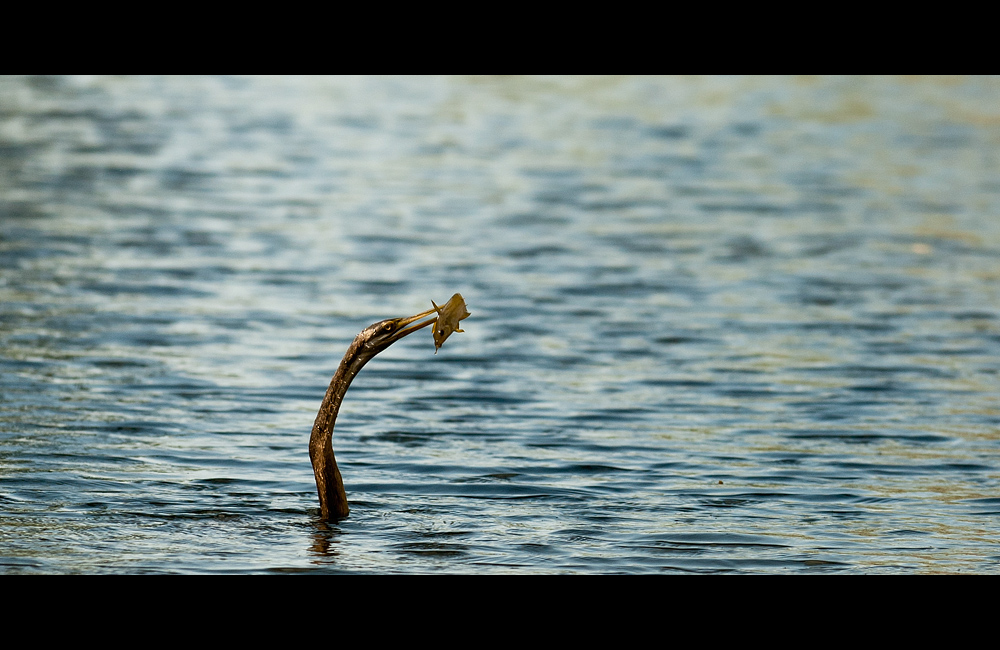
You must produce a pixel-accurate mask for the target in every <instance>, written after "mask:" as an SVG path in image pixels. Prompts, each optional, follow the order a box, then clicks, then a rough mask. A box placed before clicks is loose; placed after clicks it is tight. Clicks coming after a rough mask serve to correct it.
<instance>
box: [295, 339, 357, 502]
mask: <svg viewBox="0 0 1000 650" xmlns="http://www.w3.org/2000/svg"><path fill="white" fill-rule="evenodd" d="M361 350H362V347H361V335H358V338H356V339H354V342H353V343H352V344H351V345H350V347H348V348H347V353H346V354H344V359H343V360H342V361H341V362H340V366H339V367H338V368H337V372H336V373H334V375H333V379H332V380H330V387H329V388H327V389H326V396H325V397H324V398H323V404H322V405H321V406H320V407H319V413H317V414H316V422H315V423H314V424H313V428H312V435H311V436H309V459H310V460H311V461H312V466H313V474H314V475H315V476H316V489H317V490H318V491H319V508H320V515H321V516H322V518H323V519H325V520H327V521H329V520H333V519H342V518H344V517H346V516H347V515H348V514H349V513H350V511H351V509H350V508H349V507H348V505H347V492H345V491H344V479H343V478H341V476H340V469H339V468H338V467H337V459H336V458H334V456H333V425H334V424H336V422H337V413H338V412H339V411H340V404H341V402H343V401H344V394H345V393H346V392H347V389H348V387H350V385H351V381H353V380H354V377H355V375H357V374H358V371H359V370H361V368H363V367H364V365H365V364H366V363H368V360H369V359H370V358H371V357H369V356H367V355H364V354H362V353H361Z"/></svg>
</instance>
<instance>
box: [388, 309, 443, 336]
mask: <svg viewBox="0 0 1000 650" xmlns="http://www.w3.org/2000/svg"><path fill="white" fill-rule="evenodd" d="M432 315H433V316H434V318H431V319H430V320H425V321H422V322H420V321H421V320H422V319H424V318H427V317H428V316H432ZM436 322H437V310H435V309H428V310H427V311H423V312H420V313H419V314H417V315H415V316H410V317H409V318H400V319H399V321H398V323H399V329H397V330H396V334H395V335H394V336H393V337H392V340H393V342H395V341H398V340H399V339H401V338H403V337H404V336H406V335H407V334H412V333H414V332H416V331H417V330H419V329H423V328H425V327H427V326H428V325H433V324H434V323H436Z"/></svg>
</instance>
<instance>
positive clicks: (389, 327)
mask: <svg viewBox="0 0 1000 650" xmlns="http://www.w3.org/2000/svg"><path fill="white" fill-rule="evenodd" d="M394 327H396V325H395V323H386V324H385V325H383V326H382V330H383V331H385V332H391V331H392V330H393V328H394Z"/></svg>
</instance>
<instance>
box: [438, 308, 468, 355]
mask: <svg viewBox="0 0 1000 650" xmlns="http://www.w3.org/2000/svg"><path fill="white" fill-rule="evenodd" d="M431 304H432V305H434V310H435V311H437V313H438V319H437V322H436V323H434V328H433V330H432V333H433V334H434V354H437V353H438V350H439V349H440V348H441V345H442V344H443V343H444V342H445V339H447V338H448V337H449V336H451V334H452V332H464V331H465V330H463V329H461V328H460V327H459V326H458V321H460V320H463V319H465V318H468V317H469V316H471V315H472V314H470V313H469V312H468V310H467V309H466V307H465V298H463V297H462V294H460V293H456V294H455V295H454V296H452V297H451V300H449V301H448V302H446V303H445V305H444V307H438V306H437V303H435V302H434V301H433V300H432V301H431Z"/></svg>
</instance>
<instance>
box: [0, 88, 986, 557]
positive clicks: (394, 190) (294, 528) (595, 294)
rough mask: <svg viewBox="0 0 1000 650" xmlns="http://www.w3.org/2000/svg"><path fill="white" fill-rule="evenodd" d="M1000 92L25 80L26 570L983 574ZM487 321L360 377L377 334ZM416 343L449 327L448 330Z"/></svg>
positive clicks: (3, 179) (1, 373) (21, 196)
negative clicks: (328, 510)
mask: <svg viewBox="0 0 1000 650" xmlns="http://www.w3.org/2000/svg"><path fill="white" fill-rule="evenodd" d="M998 107H1000V82H998V81H997V80H996V79H992V78H988V79H979V78H968V79H950V78H948V79H895V78H888V79H885V78H879V79H866V78H863V79H855V78H834V79H829V78H818V79H812V78H808V79H800V78H778V79H773V78H746V79H743V78H735V79H733V78H716V79H713V78H705V79H683V78H682V79H673V78H666V79H663V78H596V79H595V78H570V79H563V78H544V79H523V78H499V79H498V78H484V79H479V78H471V79H469V78H387V79H378V78H376V79H363V78H362V79H358V78H348V79H309V78H306V79H299V78H294V79H242V78H237V79H215V78H210V79H187V78H138V79H136V78H103V77H101V78H69V79H63V78H57V79H48V78H45V79H34V78H27V79H26V78H13V79H3V80H0V566H2V567H3V570H5V571H8V572H24V573H69V572H136V573H137V572H154V573H163V572H192V573H219V572H309V571H319V572H420V573H429V572H462V573H466V572H468V573H485V572H553V573H554V572H586V573H604V572H628V573H635V572H960V571H961V572H965V571H972V572H997V570H998V567H1000V548H998V541H997V540H998V531H1000V491H998V483H1000V407H998V404H997V395H998V388H1000V377H998V373H1000V295H998V294H1000V290H998V287H1000V283H998V280H1000V161H998V153H997V152H998V151H1000V147H998V144H1000V109H998ZM455 292H461V293H462V294H463V295H464V297H465V299H466V301H467V302H468V305H469V311H470V312H471V313H472V317H471V318H469V319H467V320H465V321H463V323H462V324H463V328H464V329H465V330H466V331H465V333H462V334H456V335H454V336H452V337H451V338H450V339H449V340H448V341H447V343H446V344H445V346H444V347H443V348H442V349H441V351H440V352H439V353H438V354H437V355H436V356H435V355H434V345H433V341H432V340H431V335H430V332H429V331H425V332H422V333H418V334H416V335H413V336H411V337H409V338H408V339H406V340H404V341H403V342H401V343H398V344H397V345H395V346H394V347H393V348H391V349H390V350H389V351H387V352H385V353H383V354H382V355H380V356H379V357H378V358H377V359H376V360H375V361H373V362H372V363H370V364H369V365H368V366H367V367H366V368H365V369H364V370H363V371H362V373H361V374H360V375H359V377H358V379H357V380H356V381H355V383H354V385H353V386H352V388H351V390H350V392H349V393H348V396H347V399H346V401H345V403H344V407H343V409H342V411H341V415H340V419H339V421H338V426H337V428H336V431H335V434H334V448H335V450H336V453H337V457H338V460H339V461H340V464H341V468H342V470H343V473H344V477H345V481H346V483H347V489H348V496H349V498H350V499H351V504H352V514H351V516H350V518H348V519H347V520H345V521H343V522H340V523H336V524H329V525H328V524H325V523H323V522H321V521H319V518H318V503H317V498H316V491H315V486H314V483H313V477H312V472H311V468H310V465H309V458H308V454H307V449H306V442H307V439H308V435H309V430H310V428H311V426H312V420H313V418H314V416H315V414H316V410H317V408H318V407H319V403H320V401H321V400H322V397H323V393H324V391H325V389H326V386H327V383H328V382H329V379H330V376H331V375H332V374H333V371H334V370H335V368H336V365H337V363H338V362H339V361H340V358H341V356H342V354H343V352H344V350H345V349H346V347H347V345H348V343H349V342H350V341H351V339H352V338H353V337H354V335H355V334H356V333H357V332H358V331H360V330H361V329H362V328H363V327H365V326H367V325H368V324H370V323H372V322H374V321H376V320H380V319H382V318H386V317H390V316H407V315H410V314H414V313H417V312H419V311H423V310H425V309H428V308H429V307H430V300H432V299H433V300H435V301H438V303H439V304H440V303H441V302H442V301H445V300H447V299H448V297H450V296H451V295H452V293H455ZM424 334H426V335H424Z"/></svg>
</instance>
